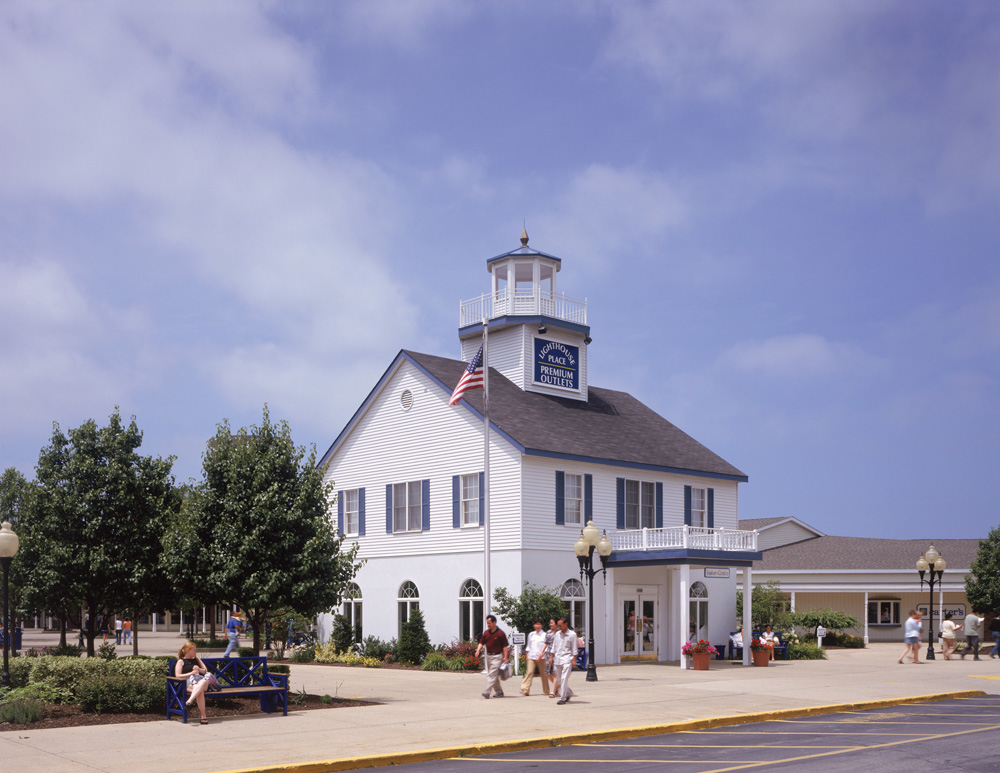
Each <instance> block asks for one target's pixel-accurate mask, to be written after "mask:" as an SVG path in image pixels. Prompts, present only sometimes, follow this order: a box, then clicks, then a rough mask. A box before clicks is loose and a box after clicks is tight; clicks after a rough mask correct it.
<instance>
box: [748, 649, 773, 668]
mask: <svg viewBox="0 0 1000 773" xmlns="http://www.w3.org/2000/svg"><path fill="white" fill-rule="evenodd" d="M750 654H751V656H753V664H754V665H755V666H766V665H767V664H768V663H770V662H771V653H770V652H768V651H767V650H755V651H753V652H751V653H750Z"/></svg>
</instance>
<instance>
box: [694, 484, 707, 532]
mask: <svg viewBox="0 0 1000 773" xmlns="http://www.w3.org/2000/svg"><path fill="white" fill-rule="evenodd" d="M691 525H692V526H707V525H708V523H707V521H706V520H705V489H703V488H695V487H694V486H692V487H691Z"/></svg>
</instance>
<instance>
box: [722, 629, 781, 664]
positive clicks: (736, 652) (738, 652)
mask: <svg viewBox="0 0 1000 773" xmlns="http://www.w3.org/2000/svg"><path fill="white" fill-rule="evenodd" d="M737 633H739V631H730V632H729V635H730V636H735V635H736V634H737ZM760 633H761V632H760V631H754V632H753V638H754V639H759V638H760ZM774 638H775V639H777V642H776V643H775V645H774V656H775V657H776V658H777V657H778V655H779V654H780V655H781V656H782V658H783V659H784V660H788V645H787V644H785V642H784V640H783V639H782V638H781V634H780V633H779V632H778V631H775V632H774ZM744 641H745V639H744ZM729 659H730V660H743V648H742V647H735V646H733V640H732V639H730V640H729Z"/></svg>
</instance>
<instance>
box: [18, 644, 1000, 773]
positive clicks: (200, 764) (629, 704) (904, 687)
mask: <svg viewBox="0 0 1000 773" xmlns="http://www.w3.org/2000/svg"><path fill="white" fill-rule="evenodd" d="M40 636H44V637H46V638H47V639H48V640H52V639H53V636H52V635H50V634H44V635H39V634H34V635H33V634H32V632H31V631H27V632H26V634H25V646H31V645H32V644H39V643H41V641H40V640H39V639H36V637H40ZM142 636H143V637H144V638H141V639H140V641H141V642H142V646H141V652H142V653H143V654H167V653H173V652H176V648H177V647H178V646H179V643H180V638H179V637H178V636H177V635H176V634H162V633H160V634H149V633H145V634H143V635H142ZM127 649H129V648H126V647H124V646H122V647H121V648H120V650H121V652H122V654H126V650H127ZM901 649H902V646H901V645H896V644H891V645H890V644H877V645H872V646H871V647H869V648H868V649H866V650H833V651H831V652H830V653H829V659H828V660H825V661H787V662H785V661H778V662H776V663H775V664H774V665H772V666H770V667H768V668H766V669H764V668H752V667H744V666H741V665H731V664H729V663H728V662H724V661H713V664H712V669H711V670H710V671H707V672H704V671H690V670H688V671H682V670H681V669H679V668H677V666H676V665H662V664H645V663H644V664H634V665H623V666H601V667H599V668H598V674H599V678H600V681H598V682H596V683H587V682H586V681H585V680H584V678H583V674H581V673H577V674H575V675H574V681H573V684H574V687H575V690H576V693H577V696H578V697H577V698H575V699H574V700H573V701H571V702H570V703H569V704H568V705H566V706H557V705H555V701H554V700H550V699H548V698H545V697H543V696H541V694H540V691H539V692H538V694H533V695H532V696H531V697H529V698H524V697H521V696H520V695H519V694H518V691H517V685H516V684H515V683H514V682H513V681H511V682H507V685H508V687H507V695H508V697H506V698H503V699H500V700H497V699H491V700H483V698H482V697H480V695H479V693H480V691H481V690H482V689H483V685H484V678H483V677H482V676H480V675H479V674H474V673H450V672H439V673H431V672H422V671H399V670H382V669H366V668H346V667H331V666H320V665H302V664H293V665H292V677H291V685H292V689H293V690H295V691H298V690H299V689H301V688H302V687H304V688H305V689H306V690H307V691H308V692H311V693H318V694H323V693H329V694H330V695H339V696H341V697H363V698H369V699H373V700H377V701H380V702H381V705H378V706H366V707H358V708H350V709H336V710H330V711H309V712H298V713H295V714H291V715H289V716H287V717H282V716H275V715H272V716H264V715H252V716H245V717H234V718H224V719H219V720H218V721H215V722H212V723H211V724H210V725H208V726H207V727H199V726H198V725H196V724H188V725H182V724H180V723H179V722H167V721H163V722H147V723H139V724H131V725H105V726H98V727H81V728H66V729H56V730H35V731H31V730H29V731H20V732H3V733H0V771H3V772H4V773H6V772H7V771H21V770H31V771H33V772H34V773H83V772H84V771H87V773H93V772H94V771H105V772H106V773H134V772H135V771H136V770H142V771H143V773H160V772H161V771H163V772H164V773H165V772H166V771H170V773H174V771H178V770H183V771H191V772H192V773H210V772H212V771H222V770H234V769H246V768H253V767H264V766H278V765H289V766H291V767H289V768H288V770H289V771H291V770H295V769H296V768H295V767H294V766H292V764H293V763H303V762H308V761H311V760H330V759H334V758H342V757H353V756H359V755H367V754H382V753H387V752H412V751H415V750H420V749H427V748H435V747H450V746H457V745H462V744H477V743H487V742H495V741H504V740H512V739H522V738H537V737H545V736H552V735H562V734H567V733H571V732H599V731H604V730H608V729H614V728H628V727H635V726H643V725H657V724H662V723H667V722H680V721H685V720H692V719H699V718H707V717H721V716H728V715H733V714H752V713H756V712H769V711H780V710H789V709H797V708H801V707H809V706H821V705H826V704H837V703H859V702H864V701H877V700H883V699H898V698H906V697H910V696H918V695H929V694H936V693H953V692H955V691H961V690H983V691H985V692H987V693H994V694H1000V660H990V659H989V658H986V659H984V660H982V661H980V662H975V661H973V660H971V659H966V660H964V661H961V660H955V661H944V660H940V659H938V660H936V661H934V662H931V663H928V664H926V665H924V666H922V667H921V668H913V666H912V665H910V664H907V665H905V666H901V665H898V664H897V663H896V658H897V657H898V656H899V651H900V650H901ZM537 687H538V685H537V682H536V690H537ZM210 706H211V704H210ZM209 713H210V714H211V709H210V710H209ZM205 741H210V742H209V743H205ZM321 769H322V768H313V769H312V770H314V771H315V770H321ZM299 770H302V768H299Z"/></svg>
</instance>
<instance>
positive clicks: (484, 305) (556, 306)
mask: <svg viewBox="0 0 1000 773" xmlns="http://www.w3.org/2000/svg"><path fill="white" fill-rule="evenodd" d="M508 314H509V315H511V316H531V315H544V316H546V317H552V318H553V319H562V320H565V321H567V322H575V323H577V324H579V325H586V324H587V301H586V299H583V300H581V299H579V298H571V297H569V296H568V295H566V294H565V293H555V294H553V293H547V292H543V291H542V290H541V289H539V288H536V289H534V290H528V291H524V290H520V291H513V292H512V291H510V290H500V291H498V292H497V293H495V294H494V293H485V294H483V295H480V296H479V297H478V298H473V299H471V300H468V301H462V302H461V303H460V304H459V308H458V320H459V321H458V324H459V327H465V326H466V325H474V324H476V323H477V322H482V321H483V318H484V317H485V318H486V319H495V318H496V317H503V316H506V315H508Z"/></svg>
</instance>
